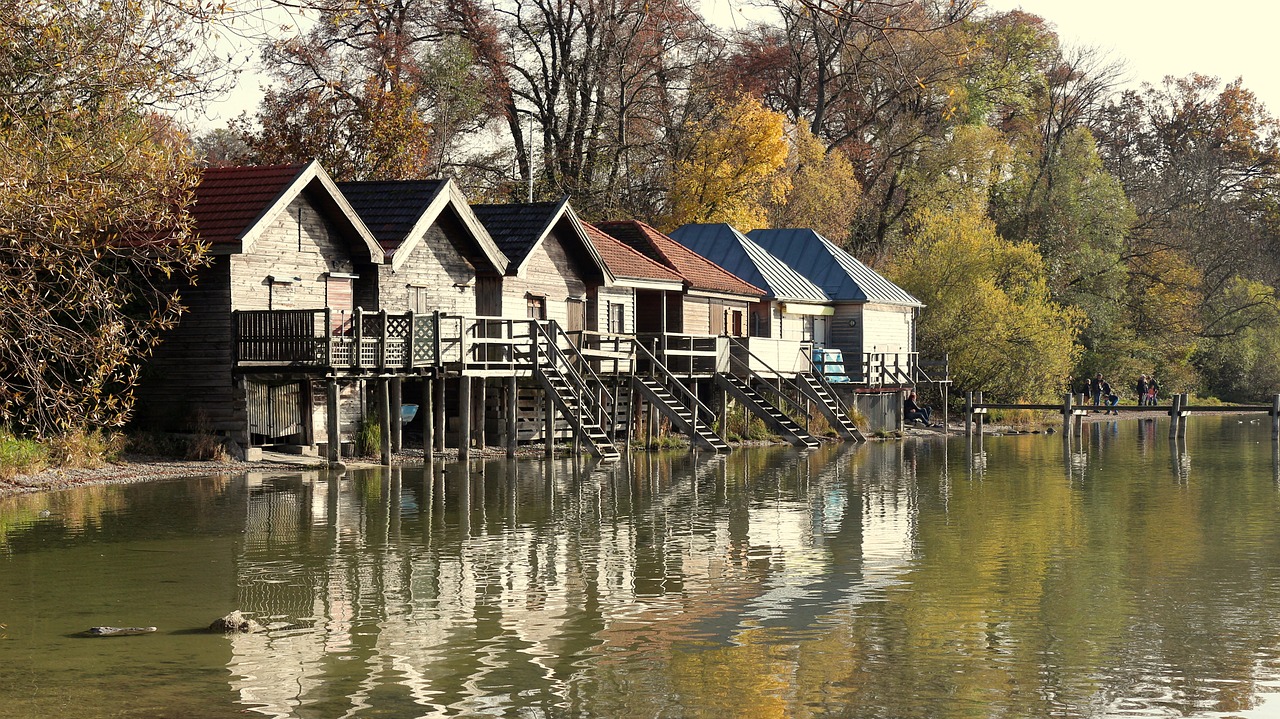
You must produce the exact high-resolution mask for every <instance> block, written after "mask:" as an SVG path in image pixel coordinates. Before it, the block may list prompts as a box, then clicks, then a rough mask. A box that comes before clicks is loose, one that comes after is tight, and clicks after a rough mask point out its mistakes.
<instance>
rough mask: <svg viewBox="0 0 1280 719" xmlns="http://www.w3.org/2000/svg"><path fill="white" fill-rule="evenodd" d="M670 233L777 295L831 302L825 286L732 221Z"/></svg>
mask: <svg viewBox="0 0 1280 719" xmlns="http://www.w3.org/2000/svg"><path fill="white" fill-rule="evenodd" d="M669 237H671V239H673V240H675V241H676V242H679V243H680V244H682V245H684V246H685V247H688V248H689V249H691V250H693V251H694V252H697V253H698V254H700V255H702V256H703V257H705V258H707V259H708V260H711V261H712V262H714V263H716V264H717V265H720V266H721V267H723V268H724V269H726V270H728V271H729V272H731V273H733V274H735V275H737V276H738V277H741V278H742V279H744V280H746V281H747V282H750V283H751V284H753V285H755V286H756V287H760V288H762V289H764V290H767V291H768V292H769V294H770V295H771V296H772V297H773V298H774V299H779V300H783V301H792V302H829V301H830V299H831V298H830V297H828V296H827V293H826V292H824V291H823V290H822V288H821V287H818V286H817V285H815V284H814V283H813V282H810V281H809V280H808V279H806V278H805V277H804V276H803V275H801V274H800V273H798V272H796V271H795V270H793V269H791V268H790V267H788V266H787V265H786V263H784V262H783V261H782V260H779V259H778V258H777V257H774V256H773V255H771V254H769V252H767V251H766V250H765V249H764V248H763V247H761V246H760V245H758V244H756V243H755V242H752V241H751V240H750V239H748V238H747V237H746V236H745V235H743V234H742V233H741V232H738V231H737V230H735V229H733V228H732V227H730V226H729V225H726V224H723V223H721V224H714V225H684V226H683V227H679V228H677V229H676V230H675V231H674V232H672V233H671V234H670V235H669Z"/></svg>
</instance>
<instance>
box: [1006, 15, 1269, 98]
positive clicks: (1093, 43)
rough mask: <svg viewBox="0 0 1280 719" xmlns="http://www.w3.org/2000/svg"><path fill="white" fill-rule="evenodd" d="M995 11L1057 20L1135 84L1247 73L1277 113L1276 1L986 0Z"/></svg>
mask: <svg viewBox="0 0 1280 719" xmlns="http://www.w3.org/2000/svg"><path fill="white" fill-rule="evenodd" d="M986 4H987V9H988V10H990V11H997V12H1000V11H1005V10H1013V9H1015V8H1021V9H1022V10H1024V11H1026V12H1029V13H1032V14H1034V15H1039V16H1040V17H1042V18H1044V19H1045V20H1047V21H1048V22H1049V23H1051V24H1052V25H1054V26H1055V29H1056V30H1057V33H1058V37H1059V38H1060V39H1061V40H1063V41H1065V42H1066V43H1068V44H1071V45H1076V46H1082V45H1083V46H1089V47H1094V48H1097V49H1098V50H1101V51H1103V52H1106V53H1108V54H1109V56H1110V57H1112V58H1113V59H1116V60H1121V61H1123V62H1124V63H1125V65H1126V67H1127V69H1128V79H1129V80H1130V81H1131V82H1132V83H1133V84H1135V85H1136V84H1139V83H1143V82H1149V83H1152V84H1158V83H1159V82H1160V81H1161V80H1163V78H1164V77H1165V76H1166V75H1172V76H1174V77H1185V76H1186V75H1190V74H1191V73H1193V72H1198V73H1200V74H1201V75H1211V76H1215V77H1218V78H1220V79H1221V80H1222V81H1223V82H1228V81H1231V80H1234V79H1236V78H1237V77H1242V78H1244V87H1245V88H1246V89H1248V90H1252V91H1253V93H1254V94H1256V95H1257V96H1258V99H1260V100H1261V101H1262V102H1263V104H1265V105H1266V106H1267V109H1268V110H1269V111H1270V112H1271V114H1272V115H1277V114H1280V72H1277V70H1276V67H1275V66H1276V48H1277V37H1276V28H1277V27H1280V2H1277V0H1232V1H1231V2H1220V3H1213V2H1187V1H1186V0H1163V1H1157V0H987V2H986Z"/></svg>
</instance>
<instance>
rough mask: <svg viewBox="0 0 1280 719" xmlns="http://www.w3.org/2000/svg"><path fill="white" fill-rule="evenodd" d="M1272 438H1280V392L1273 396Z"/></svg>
mask: <svg viewBox="0 0 1280 719" xmlns="http://www.w3.org/2000/svg"><path fill="white" fill-rule="evenodd" d="M1271 439H1280V394H1277V395H1274V396H1272V397H1271Z"/></svg>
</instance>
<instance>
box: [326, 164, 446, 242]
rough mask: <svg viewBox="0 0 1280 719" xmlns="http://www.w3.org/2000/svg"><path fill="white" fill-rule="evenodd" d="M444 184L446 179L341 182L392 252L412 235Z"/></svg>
mask: <svg viewBox="0 0 1280 719" xmlns="http://www.w3.org/2000/svg"><path fill="white" fill-rule="evenodd" d="M444 186H445V181H444V180H398V181H393V182H340V183H338V189H340V190H342V194H343V196H344V197H346V198H347V202H350V203H351V206H352V207H353V208H355V211H356V214H358V215H360V219H362V220H364V224H365V225H366V226H367V227H368V228H369V231H370V232H372V233H373V236H374V238H375V239H377V240H378V244H380V245H382V249H383V250H384V251H385V252H388V253H390V252H394V251H395V249H396V248H397V247H399V246H400V243H402V242H404V241H405V239H406V238H408V236H409V231H410V230H412V229H413V226H414V225H416V224H417V223H418V220H420V219H421V218H422V213H423V212H425V211H426V209H427V206H428V205H430V204H431V202H432V200H434V199H435V197H436V195H437V194H439V193H440V190H441V189H442V188H443V187H444Z"/></svg>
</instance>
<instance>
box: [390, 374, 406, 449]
mask: <svg viewBox="0 0 1280 719" xmlns="http://www.w3.org/2000/svg"><path fill="white" fill-rule="evenodd" d="M390 389H391V451H392V452H399V451H400V448H401V447H402V446H403V444H402V442H403V441H404V420H403V415H402V414H401V413H400V412H401V410H400V407H401V406H402V405H403V404H404V395H403V394H402V391H403V389H404V387H403V386H402V385H401V380H400V378H399V377H392V378H391V380H390Z"/></svg>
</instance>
